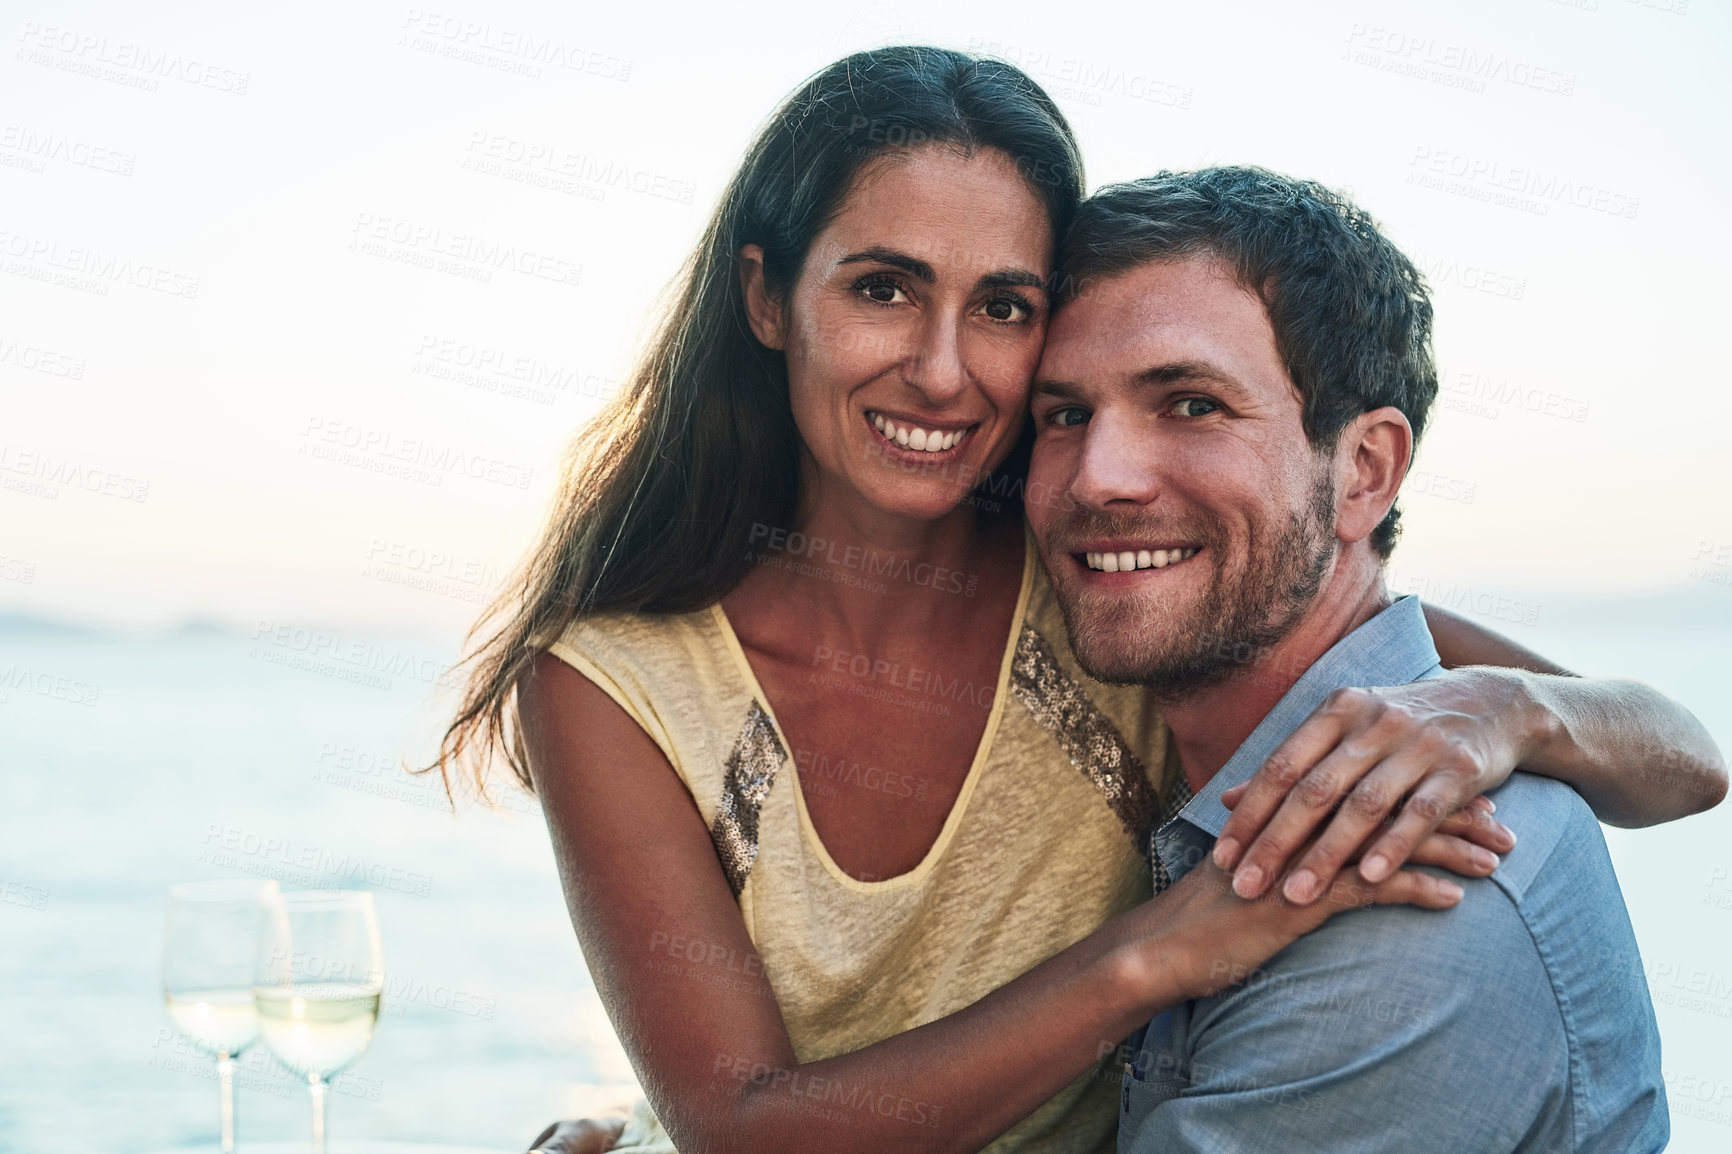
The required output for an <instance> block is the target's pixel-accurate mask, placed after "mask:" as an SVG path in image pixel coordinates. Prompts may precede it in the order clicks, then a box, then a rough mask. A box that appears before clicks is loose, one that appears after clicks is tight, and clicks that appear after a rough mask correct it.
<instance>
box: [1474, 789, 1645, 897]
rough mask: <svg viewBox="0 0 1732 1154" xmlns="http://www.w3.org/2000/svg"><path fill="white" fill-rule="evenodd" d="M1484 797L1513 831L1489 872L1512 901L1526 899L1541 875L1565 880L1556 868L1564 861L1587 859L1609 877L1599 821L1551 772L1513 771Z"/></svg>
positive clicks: (1578, 796) (1600, 875)
mask: <svg viewBox="0 0 1732 1154" xmlns="http://www.w3.org/2000/svg"><path fill="white" fill-rule="evenodd" d="M1487 796H1488V797H1490V798H1491V799H1492V800H1493V801H1494V802H1496V803H1497V816H1498V819H1499V820H1500V821H1502V822H1503V823H1504V824H1505V825H1507V826H1509V827H1510V829H1512V830H1513V831H1515V835H1516V844H1515V848H1514V849H1512V850H1510V852H1509V853H1507V854H1505V855H1504V857H1503V861H1502V862H1501V863H1500V864H1499V865H1498V870H1497V873H1495V874H1494V875H1492V877H1493V880H1494V881H1496V882H1497V884H1498V885H1499V886H1500V887H1501V888H1502V889H1503V890H1504V892H1505V893H1506V894H1508V895H1509V897H1510V900H1511V901H1513V902H1515V903H1517V904H1518V905H1519V904H1521V903H1523V902H1524V901H1526V900H1527V898H1528V895H1529V892H1530V890H1532V889H1533V888H1534V886H1535V883H1536V882H1537V881H1541V880H1542V874H1543V875H1544V877H1545V878H1547V879H1555V880H1557V881H1559V882H1560V883H1565V884H1567V882H1568V879H1565V878H1563V877H1562V876H1561V874H1560V873H1559V870H1560V867H1562V866H1563V863H1564V862H1565V861H1566V860H1567V861H1569V862H1572V863H1580V862H1583V861H1584V859H1586V861H1588V862H1590V863H1592V864H1591V866H1590V868H1593V869H1594V872H1595V873H1596V874H1598V875H1599V880H1602V881H1604V880H1608V879H1611V878H1612V877H1613V875H1612V872H1611V871H1612V864H1611V859H1610V857H1609V856H1608V855H1607V854H1606V850H1605V844H1606V839H1605V835H1604V834H1603V833H1601V832H1600V823H1599V821H1598V819H1596V818H1595V817H1594V811H1593V810H1592V809H1590V808H1588V803H1587V802H1585V801H1583V800H1582V796H1581V794H1579V793H1577V792H1576V791H1575V790H1574V789H1571V788H1570V787H1569V786H1567V785H1565V784H1564V783H1563V782H1561V781H1556V780H1554V779H1552V778H1549V777H1540V776H1538V775H1536V774H1531V773H1522V772H1520V771H1517V772H1515V773H1512V774H1510V775H1509V780H1507V781H1505V782H1504V783H1503V784H1502V785H1501V786H1499V787H1498V788H1497V789H1494V790H1492V791H1491V793H1489V794H1487ZM1596 851H1597V852H1596ZM1560 852H1561V855H1562V856H1560ZM1613 884H1614V885H1615V884H1616V883H1615V882H1614V883H1613ZM1545 888H1547V887H1544V886H1542V887H1541V889H1542V890H1543V889H1545Z"/></svg>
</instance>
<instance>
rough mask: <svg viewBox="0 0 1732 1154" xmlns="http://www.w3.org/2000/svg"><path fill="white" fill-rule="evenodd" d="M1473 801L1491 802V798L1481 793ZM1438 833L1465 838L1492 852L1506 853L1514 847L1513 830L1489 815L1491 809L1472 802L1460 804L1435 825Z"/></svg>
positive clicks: (1488, 803) (1514, 836) (1514, 837)
mask: <svg viewBox="0 0 1732 1154" xmlns="http://www.w3.org/2000/svg"><path fill="white" fill-rule="evenodd" d="M1474 801H1483V802H1485V803H1486V804H1487V805H1490V804H1491V798H1489V797H1486V796H1485V795H1484V794H1481V795H1480V796H1479V797H1476V798H1474ZM1437 832H1438V833H1447V834H1453V835H1454V836H1456V837H1459V838H1465V839H1466V840H1468V841H1471V842H1473V843H1474V844H1475V845H1480V846H1484V847H1485V848H1486V849H1489V850H1491V851H1492V852H1493V853H1508V852H1509V851H1510V850H1512V849H1514V848H1515V843H1516V835H1515V831H1514V830H1512V829H1510V827H1509V826H1507V825H1505V824H1504V823H1503V822H1501V821H1498V820H1496V819H1495V818H1493V817H1492V816H1491V811H1490V810H1486V809H1481V808H1479V807H1478V806H1475V805H1474V804H1473V802H1469V803H1468V804H1467V805H1464V806H1462V807H1461V808H1460V809H1458V810H1456V811H1455V812H1454V813H1452V814H1450V815H1449V816H1448V817H1446V818H1444V819H1443V821H1442V823H1441V824H1439V825H1438V827H1437Z"/></svg>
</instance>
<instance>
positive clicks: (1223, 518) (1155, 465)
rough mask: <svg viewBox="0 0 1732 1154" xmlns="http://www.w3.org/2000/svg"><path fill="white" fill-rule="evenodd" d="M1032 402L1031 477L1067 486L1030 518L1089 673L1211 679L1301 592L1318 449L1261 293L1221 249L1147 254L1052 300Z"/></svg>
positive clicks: (1176, 685) (1310, 550)
mask: <svg viewBox="0 0 1732 1154" xmlns="http://www.w3.org/2000/svg"><path fill="white" fill-rule="evenodd" d="M1033 416H1034V422H1035V428H1036V431H1037V437H1036V441H1035V447H1034V459H1033V462H1032V464H1031V466H1030V473H1029V491H1030V492H1048V493H1065V492H1068V494H1069V496H1070V497H1071V502H1070V503H1066V502H1036V501H1031V502H1030V503H1029V505H1028V516H1029V521H1030V522H1031V524H1032V525H1033V528H1034V532H1035V535H1036V537H1037V539H1038V540H1039V542H1040V549H1041V554H1042V557H1043V559H1044V560H1045V562H1046V566H1047V569H1048V571H1049V572H1050V573H1051V574H1052V578H1053V583H1054V586H1055V587H1056V589H1057V591H1058V596H1059V600H1060V603H1061V605H1062V606H1063V608H1064V614H1065V621H1066V624H1067V625H1068V626H1069V628H1070V633H1071V643H1072V646H1073V647H1074V649H1075V651H1076V654H1077V658H1078V660H1079V661H1081V663H1082V665H1083V668H1085V669H1087V670H1088V671H1089V672H1090V673H1091V674H1092V675H1094V676H1095V677H1098V678H1101V679H1102V680H1105V681H1113V682H1121V683H1124V682H1135V683H1139V684H1145V685H1150V686H1153V687H1154V688H1155V689H1157V690H1158V691H1162V692H1164V693H1166V694H1167V695H1169V696H1174V697H1179V696H1183V695H1184V694H1185V693H1186V692H1189V691H1194V690H1196V689H1199V688H1202V687H1204V686H1206V685H1211V684H1216V683H1219V682H1221V681H1223V680H1226V679H1227V677H1229V676H1230V675H1231V674H1232V673H1233V671H1234V668H1235V662H1234V654H1235V653H1237V654H1238V660H1239V661H1243V660H1244V657H1245V654H1246V653H1247V652H1250V651H1253V650H1255V649H1257V648H1260V647H1262V646H1266V645H1269V644H1272V643H1273V642H1275V641H1277V640H1279V639H1280V638H1281V637H1282V636H1284V635H1285V634H1286V633H1287V631H1288V630H1289V629H1291V628H1292V626H1293V625H1294V624H1295V623H1296V622H1297V621H1298V620H1299V618H1300V617H1301V615H1302V614H1303V613H1304V611H1305V609H1306V607H1307V606H1308V605H1309V604H1310V603H1311V602H1312V600H1313V599H1314V597H1315V596H1316V594H1317V591H1318V589H1319V588H1320V587H1321V585H1322V582H1323V580H1324V578H1325V577H1326V576H1327V574H1328V573H1329V571H1330V568H1331V566H1332V564H1333V562H1334V559H1335V548H1336V541H1335V533H1334V528H1335V509H1334V497H1335V494H1334V486H1333V481H1332V474H1331V467H1330V456H1329V455H1328V454H1318V453H1316V452H1315V451H1313V449H1312V447H1311V445H1310V443H1309V442H1308V441H1307V440H1306V437H1305V430H1304V427H1303V425H1302V424H1301V410H1300V399H1299V393H1298V390H1297V389H1296V388H1295V387H1294V385H1293V382H1292V379H1291V378H1290V377H1289V376H1288V375H1287V370H1286V367H1285V366H1284V365H1283V364H1282V361H1281V356H1280V353H1279V351H1278V350H1277V348H1276V344H1275V333H1274V330H1273V329H1272V328H1271V327H1270V324H1269V318H1268V314H1267V312H1266V310H1265V309H1264V306H1263V302H1262V301H1261V300H1259V299H1258V298H1257V297H1256V296H1255V295H1254V294H1252V293H1251V292H1249V291H1248V290H1246V289H1244V288H1243V287H1241V286H1240V285H1239V284H1238V282H1237V281H1236V280H1234V278H1233V272H1232V269H1231V268H1230V267H1229V266H1228V265H1227V264H1225V263H1224V262H1223V261H1221V260H1220V259H1219V258H1216V257H1214V256H1207V255H1205V256H1194V257H1185V258H1180V259H1175V260H1166V261H1159V262H1156V263H1153V264H1148V265H1144V266H1142V267H1140V268H1136V269H1133V270H1131V271H1130V272H1127V273H1123V274H1120V275H1119V276H1116V277H1113V278H1111V279H1109V280H1106V281H1103V282H1100V283H1098V284H1097V285H1096V286H1095V287H1094V288H1093V289H1092V290H1091V291H1090V292H1088V293H1086V294H1084V295H1083V296H1081V297H1079V298H1078V299H1075V300H1073V301H1071V302H1070V303H1068V304H1067V305H1065V306H1064V307H1063V308H1062V309H1060V310H1059V311H1058V313H1057V314H1056V315H1055V316H1054V318H1053V320H1052V324H1051V328H1050V330H1049V332H1048V337H1047V343H1046V350H1045V354H1044V356H1043V357H1042V360H1041V365H1040V371H1039V373H1038V374H1037V376H1036V378H1035V388H1034V396H1033ZM1067 505H1068V507H1061V506H1067ZM1127 561H1128V562H1129V564H1126V562H1127Z"/></svg>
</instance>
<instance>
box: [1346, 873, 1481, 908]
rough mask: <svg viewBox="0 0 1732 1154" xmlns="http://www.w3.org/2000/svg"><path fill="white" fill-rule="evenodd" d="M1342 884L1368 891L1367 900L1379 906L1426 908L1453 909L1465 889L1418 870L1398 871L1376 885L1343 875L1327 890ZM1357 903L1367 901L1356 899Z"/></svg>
mask: <svg viewBox="0 0 1732 1154" xmlns="http://www.w3.org/2000/svg"><path fill="white" fill-rule="evenodd" d="M1343 887H1345V888H1346V889H1347V890H1348V891H1349V892H1352V893H1356V894H1360V895H1363V894H1364V893H1366V892H1367V891H1369V894H1370V899H1369V900H1370V901H1371V902H1374V903H1376V904H1377V905H1380V906H1390V905H1403V906H1419V907H1420V908H1421V909H1427V910H1447V909H1452V908H1454V907H1455V906H1457V905H1459V904H1460V903H1461V899H1462V895H1463V894H1465V893H1466V892H1467V891H1465V890H1463V889H1462V888H1461V886H1459V885H1457V884H1456V883H1455V882H1452V881H1450V880H1449V879H1448V878H1440V877H1437V876H1436V875H1434V874H1428V873H1422V872H1420V871H1419V870H1397V871H1395V873H1394V875H1393V876H1391V877H1389V878H1387V879H1385V880H1384V881H1382V882H1379V883H1378V884H1377V885H1376V886H1375V887H1372V886H1367V885H1366V884H1365V883H1364V882H1362V881H1359V880H1358V879H1356V878H1353V877H1352V875H1347V874H1344V875H1343V876H1342V878H1341V879H1340V880H1338V881H1337V882H1336V883H1335V886H1334V887H1332V888H1331V891H1330V892H1331V894H1333V893H1334V891H1335V889H1339V888H1343ZM1357 904H1359V905H1365V904H1367V903H1366V901H1365V900H1359V901H1358V902H1357Z"/></svg>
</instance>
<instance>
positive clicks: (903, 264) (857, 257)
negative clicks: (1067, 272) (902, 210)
mask: <svg viewBox="0 0 1732 1154" xmlns="http://www.w3.org/2000/svg"><path fill="white" fill-rule="evenodd" d="M836 264H837V266H838V267H840V266H841V265H845V264H887V265H889V266H890V267H891V268H899V269H901V270H902V271H903V272H905V273H907V274H908V275H909V276H911V277H915V278H916V279H918V280H923V281H925V282H926V283H927V284H932V283H934V282H936V281H937V280H938V273H937V272H936V271H935V270H934V269H933V267H932V266H931V265H929V264H927V263H926V262H925V261H923V260H921V259H920V258H919V257H913V256H909V255H908V254H907V253H905V252H898V251H897V250H895V249H893V248H883V247H881V246H874V247H872V248H863V249H861V250H860V251H859V252H854V253H849V254H848V255H847V256H845V257H843V258H842V259H840V260H838V261H837V262H836ZM1008 285H1018V286H1021V287H1023V288H1037V289H1042V290H1044V289H1046V287H1047V278H1046V277H1043V276H1040V275H1038V274H1036V273H1032V272H1029V271H1028V270H1027V269H1020V268H1012V269H1001V270H1000V271H998V272H989V273H986V274H984V275H983V276H981V278H980V279H979V280H977V281H975V282H974V287H975V290H976V291H977V292H978V291H979V290H981V289H987V288H1003V287H1006V286H1008Z"/></svg>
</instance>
